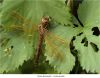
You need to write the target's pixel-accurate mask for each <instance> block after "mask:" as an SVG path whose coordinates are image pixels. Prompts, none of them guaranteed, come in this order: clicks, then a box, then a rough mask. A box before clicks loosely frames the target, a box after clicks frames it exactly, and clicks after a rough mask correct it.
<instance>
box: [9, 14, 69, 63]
mask: <svg viewBox="0 0 100 78" xmlns="http://www.w3.org/2000/svg"><path fill="white" fill-rule="evenodd" d="M11 16H13V17H14V18H15V19H17V20H18V21H21V22H22V23H21V24H20V25H15V24H12V25H11V26H9V28H11V29H18V30H21V31H24V32H28V31H30V32H29V33H28V34H27V36H30V37H31V36H33V33H34V32H33V31H37V32H38V33H39V39H38V44H37V48H36V54H35V63H36V64H38V60H39V57H40V55H41V52H42V43H43V40H44V39H47V41H48V44H50V45H51V47H52V48H54V46H55V45H54V46H52V43H51V41H52V40H53V41H55V40H56V41H59V42H60V44H61V45H64V46H66V44H68V43H67V42H66V41H65V40H63V39H61V38H60V37H59V36H57V35H55V34H54V33H51V32H49V30H48V29H47V27H48V26H49V25H50V22H51V20H52V18H51V17H49V16H44V17H42V18H41V21H40V24H38V27H37V26H34V24H32V21H31V20H26V18H25V17H23V16H21V15H20V14H18V13H16V12H13V13H12V14H11ZM29 24H32V28H31V29H30V30H28V29H27V28H25V26H24V25H29ZM48 35H49V36H51V38H48ZM55 47H56V48H58V47H57V46H55ZM66 47H67V46H66ZM54 49H55V48H54Z"/></svg>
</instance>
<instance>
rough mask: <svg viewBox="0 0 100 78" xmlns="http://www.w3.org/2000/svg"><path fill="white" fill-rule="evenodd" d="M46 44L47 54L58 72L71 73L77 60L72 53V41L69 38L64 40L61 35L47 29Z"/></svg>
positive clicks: (50, 62)
mask: <svg viewBox="0 0 100 78" xmlns="http://www.w3.org/2000/svg"><path fill="white" fill-rule="evenodd" d="M59 32H60V31H59ZM62 34H63V33H62ZM45 44H46V47H45V49H46V51H45V56H46V57H47V60H48V61H49V64H50V65H51V66H53V67H54V69H55V70H56V71H58V73H69V72H70V71H71V70H72V68H73V66H74V62H75V58H74V57H73V55H72V54H71V53H70V47H69V44H70V41H69V40H67V39H65V40H64V39H62V38H60V36H57V35H55V34H53V33H52V32H49V31H47V30H46V34H45Z"/></svg>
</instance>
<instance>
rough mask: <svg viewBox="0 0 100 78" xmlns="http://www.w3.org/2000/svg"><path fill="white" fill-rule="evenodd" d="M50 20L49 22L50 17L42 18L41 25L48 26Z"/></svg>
mask: <svg viewBox="0 0 100 78" xmlns="http://www.w3.org/2000/svg"><path fill="white" fill-rule="evenodd" d="M50 20H51V18H50V16H46V17H43V18H42V20H41V23H42V25H43V26H44V27H46V26H47V25H48V24H49V22H50Z"/></svg>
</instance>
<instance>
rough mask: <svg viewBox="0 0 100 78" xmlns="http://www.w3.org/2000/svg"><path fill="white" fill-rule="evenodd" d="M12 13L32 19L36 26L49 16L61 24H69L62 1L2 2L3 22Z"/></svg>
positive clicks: (23, 0)
mask: <svg viewBox="0 0 100 78" xmlns="http://www.w3.org/2000/svg"><path fill="white" fill-rule="evenodd" d="M13 11H15V12H18V13H19V14H21V15H22V16H25V17H26V19H32V22H33V23H34V24H36V25H37V24H38V23H39V22H40V19H41V18H42V17H43V16H45V15H47V16H51V17H52V18H53V19H54V20H56V21H57V22H60V23H62V24H69V23H70V21H69V20H70V17H71V15H70V13H69V9H68V8H67V7H66V5H65V1H64V0H54V1H51V0H17V1H15V0H4V2H3V10H2V15H3V17H2V18H3V21H7V19H8V17H9V14H11V13H12V12H13Z"/></svg>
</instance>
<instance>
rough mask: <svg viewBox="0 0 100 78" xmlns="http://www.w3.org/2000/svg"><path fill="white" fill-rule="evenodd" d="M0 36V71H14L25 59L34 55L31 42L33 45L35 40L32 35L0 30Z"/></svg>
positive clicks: (33, 47)
mask: <svg viewBox="0 0 100 78" xmlns="http://www.w3.org/2000/svg"><path fill="white" fill-rule="evenodd" d="M17 34H18V32H17ZM0 36H1V38H0V73H3V72H4V71H5V72H9V71H14V70H15V69H16V68H18V67H19V66H20V65H22V64H23V62H24V61H25V60H28V59H30V58H32V57H34V52H35V51H34V50H35V46H33V44H34V45H35V43H36V42H35V40H33V37H32V38H30V37H28V36H25V35H16V33H14V32H11V33H10V32H9V33H7V32H4V31H2V32H0ZM34 37H36V33H35V35H34Z"/></svg>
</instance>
